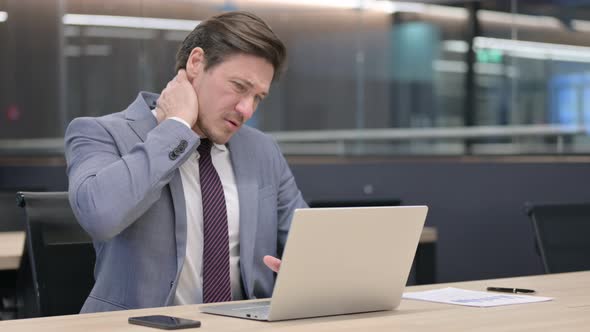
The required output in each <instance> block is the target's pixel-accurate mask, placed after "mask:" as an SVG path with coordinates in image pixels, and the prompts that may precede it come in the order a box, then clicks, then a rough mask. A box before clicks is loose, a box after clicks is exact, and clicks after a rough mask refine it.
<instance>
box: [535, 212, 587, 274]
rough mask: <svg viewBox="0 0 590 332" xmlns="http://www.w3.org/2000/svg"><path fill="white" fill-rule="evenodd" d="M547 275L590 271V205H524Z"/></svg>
mask: <svg viewBox="0 0 590 332" xmlns="http://www.w3.org/2000/svg"><path fill="white" fill-rule="evenodd" d="M526 209H527V214H528V216H529V217H530V219H531V221H532V224H533V231H534V234H535V240H536V244H537V247H538V251H539V254H540V256H541V260H542V261H543V267H544V268H545V272H546V273H560V272H572V271H584V270H590V203H577V204H532V203H527V204H526Z"/></svg>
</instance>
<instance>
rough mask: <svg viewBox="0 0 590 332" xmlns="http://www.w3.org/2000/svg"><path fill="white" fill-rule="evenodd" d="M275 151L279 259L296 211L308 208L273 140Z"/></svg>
mask: <svg viewBox="0 0 590 332" xmlns="http://www.w3.org/2000/svg"><path fill="white" fill-rule="evenodd" d="M272 142H273V146H274V149H275V151H274V152H275V153H274V154H275V158H276V165H277V166H276V167H277V171H278V197H277V218H278V237H277V240H278V243H277V252H278V255H279V257H281V256H283V250H284V248H285V243H286V242H287V235H288V234H289V228H290V227H291V219H293V213H294V212H295V209H299V208H307V207H308V206H307V203H306V202H305V200H303V196H302V195H301V191H300V190H299V188H298V187H297V184H296V183H295V177H294V176H293V173H291V169H290V168H289V164H287V160H285V157H284V156H283V154H282V152H281V150H280V148H279V146H278V144H277V143H276V141H274V139H273V140H272Z"/></svg>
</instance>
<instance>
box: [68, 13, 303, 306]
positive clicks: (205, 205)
mask: <svg viewBox="0 0 590 332" xmlns="http://www.w3.org/2000/svg"><path fill="white" fill-rule="evenodd" d="M285 56H286V51H285V47H284V45H283V43H282V42H281V41H280V40H279V39H278V37H277V36H276V35H275V34H274V33H273V32H272V30H271V29H270V28H269V27H268V26H267V25H266V24H265V23H264V22H263V21H262V20H261V19H260V18H258V17H256V16H255V15H252V14H249V13H245V12H231V13H225V14H221V15H218V16H214V17H212V18H210V19H208V20H206V21H204V22H202V23H201V24H200V25H199V26H198V27H196V28H195V30H193V31H192V32H191V33H190V34H189V35H188V37H187V38H186V39H185V41H184V42H183V43H182V45H181V48H180V49H179V51H178V54H177V65H176V67H177V68H176V69H177V73H178V74H177V75H176V77H175V78H174V79H173V80H172V81H170V82H169V83H168V85H167V87H166V88H165V89H164V90H163V91H162V94H161V95H160V96H158V95H156V94H151V93H147V92H141V93H140V94H139V96H138V97H137V99H136V100H135V101H134V102H133V103H132V104H131V105H130V106H129V107H128V108H127V109H126V110H124V111H122V112H119V113H114V114H110V115H107V116H103V117H99V118H78V119H75V120H74V121H72V123H71V124H70V125H69V127H68V129H67V132H66V136H65V142H66V159H67V164H68V168H67V172H68V176H69V196H70V204H71V206H72V209H73V210H74V214H75V215H76V217H77V219H78V221H79V222H80V224H81V225H82V227H84V229H85V230H86V231H87V232H88V233H89V234H90V235H91V236H92V238H93V241H94V247H95V250H96V267H95V279H96V283H95V285H94V288H93V289H92V291H91V292H90V295H89V296H88V299H87V300H86V302H85V304H84V306H83V308H82V312H98V311H111V310H121V309H135V308H145V307H156V306H165V305H175V304H192V303H201V302H218V301H229V300H239V299H243V298H260V297H269V296H271V293H272V289H273V285H274V279H275V274H274V272H276V271H277V270H278V268H279V264H280V260H278V259H277V258H275V257H280V256H281V254H282V250H283V248H284V245H285V241H286V238H287V232H288V230H289V226H290V223H291V217H292V214H293V211H294V210H295V209H296V208H301V207H306V204H305V202H304V201H303V199H302V197H301V193H300V191H299V189H298V188H297V186H296V184H295V181H294V178H293V175H292V174H291V171H290V170H289V167H288V165H287V163H286V161H285V159H284V158H283V156H282V154H281V153H280V151H279V148H278V146H277V144H276V143H275V142H274V141H273V140H272V139H271V138H270V137H268V136H266V135H264V134H262V133H261V132H259V131H257V130H255V129H252V128H249V127H247V126H244V125H243V124H244V122H246V121H247V120H248V119H249V118H250V117H251V116H252V115H253V113H254V111H255V110H256V107H257V106H258V103H259V102H260V101H261V100H262V99H263V98H264V97H265V96H267V95H268V91H269V88H270V84H271V82H272V80H273V79H274V78H275V77H276V76H278V74H279V73H280V71H281V68H282V66H283V62H284V59H285ZM265 263H266V264H267V265H268V267H271V268H272V270H271V269H269V268H268V267H267V266H265ZM273 271H274V272H273Z"/></svg>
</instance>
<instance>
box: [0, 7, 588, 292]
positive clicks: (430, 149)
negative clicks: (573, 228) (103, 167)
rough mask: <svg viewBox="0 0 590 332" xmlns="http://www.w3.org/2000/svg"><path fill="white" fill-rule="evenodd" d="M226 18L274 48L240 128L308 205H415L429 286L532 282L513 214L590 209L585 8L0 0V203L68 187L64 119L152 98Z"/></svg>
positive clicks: (522, 224) (525, 223)
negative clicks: (205, 29) (239, 15)
mask: <svg viewBox="0 0 590 332" xmlns="http://www.w3.org/2000/svg"><path fill="white" fill-rule="evenodd" d="M229 10H247V11H251V12H254V13H255V14H257V15H259V16H260V17H262V18H263V19H264V20H266V21H267V22H268V23H269V24H270V25H271V27H272V28H273V29H274V30H275V31H276V32H277V34H278V35H279V36H280V37H281V38H282V39H283V40H284V41H285V43H286V45H287V47H288V50H289V64H288V70H287V72H286V74H285V75H284V76H283V77H282V78H281V80H280V81H278V82H277V83H276V84H274V86H273V87H272V89H271V94H270V97H269V98H267V100H265V101H264V103H263V104H262V105H261V106H260V107H259V109H258V111H257V113H256V114H255V116H254V117H253V118H252V119H251V120H250V123H249V124H250V125H252V126H254V127H257V128H259V129H261V130H263V131H265V132H268V133H270V134H272V135H274V136H275V138H276V139H277V140H278V141H279V143H280V144H281V147H282V149H283V151H284V152H285V154H286V155H287V157H288V160H289V162H290V164H291V167H292V169H293V172H294V174H295V176H296V178H297V181H298V183H299V185H300V187H301V189H302V191H303V194H304V197H305V198H306V200H308V201H309V202H313V201H316V202H318V201H322V202H326V201H333V202H346V201H351V202H353V201H355V202H359V201H362V202H371V201H372V202H382V201H400V202H401V204H406V205H407V204H427V205H429V206H430V214H429V217H428V219H427V224H428V225H430V226H434V227H436V228H437V230H438V240H437V244H436V281H438V282H444V281H458V280H469V279H481V278H495V277H503V276H514V275H528V274H537V273H543V272H544V269H543V264H542V262H541V258H540V256H539V255H538V253H537V252H536V250H535V243H534V234H533V228H532V227H531V224H530V222H529V219H528V218H527V215H526V213H525V203H526V202H581V201H584V200H588V198H589V197H590V189H589V188H590V186H588V185H586V181H587V179H588V178H589V170H590V158H589V157H588V153H590V144H589V143H590V137H589V135H590V131H589V129H590V38H589V37H588V34H589V32H590V1H588V0H481V1H454V0H447V1H442V0H441V1H437V0H429V1H406V2H400V1H389V0H333V1H332V0H323V1H321V0H232V1H230V0H227V1H222V0H219V1H214V0H202V1H200V0H166V1H157V0H117V1H115V0H0V192H2V193H3V195H5V196H6V197H10V198H9V200H10V202H9V201H8V199H4V200H3V203H2V206H3V207H2V208H3V209H5V211H8V210H9V209H11V208H12V209H16V207H15V206H14V203H13V202H14V201H13V197H14V193H15V192H16V191H19V190H29V191H65V190H67V179H66V177H65V161H64V158H63V134H64V131H65V128H66V126H67V124H68V123H69V121H71V120H72V119H73V118H75V117H79V116H100V115H104V114H108V113H112V112H117V111H120V110H122V109H123V108H124V107H126V105H128V104H129V103H130V102H131V101H132V100H133V99H134V98H135V96H136V94H137V92H138V91H140V90H148V91H153V92H159V91H161V89H163V87H164V86H165V84H166V83H167V81H168V80H169V79H170V78H171V77H173V75H174V72H173V67H174V58H175V53H176V50H177V47H178V45H179V43H180V42H181V41H182V40H183V39H184V37H185V36H186V35H187V33H188V32H189V31H190V30H192V29H193V28H194V27H195V26H196V25H197V24H198V23H199V21H200V20H203V19H206V18H207V17H209V16H211V15H213V14H217V13H221V12H223V11H229ZM3 197H4V196H3ZM6 202H8V203H6ZM2 214H3V215H4V216H5V217H4V220H1V219H0V220H1V222H2V223H4V224H5V225H8V224H12V225H13V226H10V227H12V228H10V227H8V226H2V227H5V229H18V228H19V227H22V224H21V223H22V220H20V219H19V220H12V219H14V218H9V217H6V216H8V214H7V213H5V212H2ZM17 215H18V214H17ZM8 219H11V220H8ZM17 219H18V218H17Z"/></svg>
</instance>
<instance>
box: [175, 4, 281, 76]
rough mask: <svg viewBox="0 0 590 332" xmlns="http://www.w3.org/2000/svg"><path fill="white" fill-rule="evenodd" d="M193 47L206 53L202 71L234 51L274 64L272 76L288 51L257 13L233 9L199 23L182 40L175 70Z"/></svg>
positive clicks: (182, 66) (183, 62)
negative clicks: (199, 48)
mask: <svg viewBox="0 0 590 332" xmlns="http://www.w3.org/2000/svg"><path fill="white" fill-rule="evenodd" d="M195 47H201V48H202V49H203V51H204V53H205V61H206V63H205V70H208V69H210V68H212V67H214V66H216V65H218V64H220V63H221V62H223V61H224V60H225V59H226V58H227V57H229V56H232V55H235V54H248V55H254V56H258V57H261V58H263V59H265V60H267V61H268V62H269V63H270V64H272V66H273V67H274V77H273V79H274V78H277V77H278V76H280V74H281V73H282V71H283V66H284V63H285V59H286V57H287V50H286V48H285V45H284V44H283V42H282V41H281V40H280V39H279V38H278V37H277V35H275V33H274V32H273V31H272V30H271V28H270V27H269V26H268V25H267V24H266V23H264V21H262V19H260V18H259V17H258V16H256V15H254V14H252V13H248V12H243V11H234V12H228V13H223V14H220V15H216V16H212V17H210V18H209V19H207V20H205V21H203V22H201V23H200V24H199V25H198V26H197V27H196V28H195V29H194V30H193V31H192V32H191V33H190V34H189V35H188V36H187V37H186V38H185V39H184V41H183V42H182V45H180V48H179V49H178V53H176V72H178V70H179V69H185V68H186V62H187V61H188V58H189V56H190V54H191V52H192V50H193V49H194V48H195Z"/></svg>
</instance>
